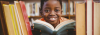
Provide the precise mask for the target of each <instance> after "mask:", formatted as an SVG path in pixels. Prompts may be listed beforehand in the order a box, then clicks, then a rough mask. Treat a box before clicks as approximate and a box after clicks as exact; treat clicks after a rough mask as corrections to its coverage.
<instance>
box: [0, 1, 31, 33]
mask: <svg viewBox="0 0 100 35" xmlns="http://www.w3.org/2000/svg"><path fill="white" fill-rule="evenodd" d="M0 28H1V29H2V33H1V35H32V32H31V27H30V23H29V19H28V16H27V12H26V7H25V3H24V2H23V1H14V4H9V2H7V1H0Z"/></svg>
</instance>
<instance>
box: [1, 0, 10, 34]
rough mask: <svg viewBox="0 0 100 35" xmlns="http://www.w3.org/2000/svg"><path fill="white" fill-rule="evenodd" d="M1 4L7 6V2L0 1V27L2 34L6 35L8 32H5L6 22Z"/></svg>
mask: <svg viewBox="0 0 100 35" xmlns="http://www.w3.org/2000/svg"><path fill="white" fill-rule="evenodd" d="M3 4H7V5H8V4H9V2H7V1H0V18H1V19H0V21H1V23H0V24H1V26H2V31H3V32H2V34H3V35H8V30H7V25H6V22H5V19H4V18H5V16H4V13H3V12H4V11H3Z"/></svg>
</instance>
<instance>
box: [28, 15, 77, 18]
mask: <svg viewBox="0 0 100 35" xmlns="http://www.w3.org/2000/svg"><path fill="white" fill-rule="evenodd" d="M62 17H69V16H68V15H63V16H62ZM70 17H75V15H70ZM29 18H42V16H30V17H29Z"/></svg>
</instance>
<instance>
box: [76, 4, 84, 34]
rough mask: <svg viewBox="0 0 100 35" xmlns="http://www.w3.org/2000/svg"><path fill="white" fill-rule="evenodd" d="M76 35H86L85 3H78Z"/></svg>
mask: <svg viewBox="0 0 100 35" xmlns="http://www.w3.org/2000/svg"><path fill="white" fill-rule="evenodd" d="M76 35H85V3H81V2H80V3H76Z"/></svg>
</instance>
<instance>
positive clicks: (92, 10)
mask: <svg viewBox="0 0 100 35" xmlns="http://www.w3.org/2000/svg"><path fill="white" fill-rule="evenodd" d="M92 35H94V2H93V0H92Z"/></svg>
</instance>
